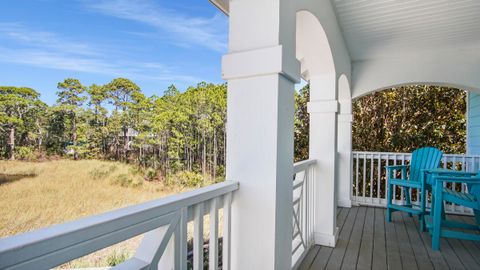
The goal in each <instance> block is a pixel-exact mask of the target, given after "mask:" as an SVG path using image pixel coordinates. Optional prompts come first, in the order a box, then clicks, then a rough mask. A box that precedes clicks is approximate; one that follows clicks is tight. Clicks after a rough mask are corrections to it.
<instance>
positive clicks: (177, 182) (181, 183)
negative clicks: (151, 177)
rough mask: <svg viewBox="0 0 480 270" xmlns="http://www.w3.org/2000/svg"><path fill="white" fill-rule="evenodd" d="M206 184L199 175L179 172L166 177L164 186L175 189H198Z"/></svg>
mask: <svg viewBox="0 0 480 270" xmlns="http://www.w3.org/2000/svg"><path fill="white" fill-rule="evenodd" d="M206 183H207V182H206V181H205V180H204V179H203V176H202V175H201V174H199V173H194V172H189V171H180V172H177V173H175V174H174V175H171V176H169V177H167V181H166V184H167V186H175V187H190V188H192V187H194V188H199V187H202V186H204V185H205V184H206Z"/></svg>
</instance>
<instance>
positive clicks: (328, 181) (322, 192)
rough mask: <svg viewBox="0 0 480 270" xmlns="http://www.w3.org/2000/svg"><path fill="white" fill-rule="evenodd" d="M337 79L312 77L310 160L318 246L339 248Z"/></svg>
mask: <svg viewBox="0 0 480 270" xmlns="http://www.w3.org/2000/svg"><path fill="white" fill-rule="evenodd" d="M335 87H336V79H335V75H334V74H327V75H322V76H312V77H311V78H310V102H309V103H308V112H309V113H310V147H309V150H310V152H309V153H310V159H316V160H317V164H316V165H315V171H314V174H315V181H316V182H315V224H314V233H315V243H316V244H318V245H324V246H331V247H333V246H335V243H336V241H337V235H338V228H337V227H336V212H337V209H336V208H337V200H336V191H335V183H336V181H335V179H336V166H337V112H338V101H337V100H336V89H335Z"/></svg>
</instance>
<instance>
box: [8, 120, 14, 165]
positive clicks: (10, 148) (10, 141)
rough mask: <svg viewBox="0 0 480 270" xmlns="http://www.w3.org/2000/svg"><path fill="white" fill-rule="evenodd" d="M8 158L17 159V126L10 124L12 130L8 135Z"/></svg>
mask: <svg viewBox="0 0 480 270" xmlns="http://www.w3.org/2000/svg"><path fill="white" fill-rule="evenodd" d="M8 158H9V159H10V160H15V127H14V126H13V125H10V132H9V135H8Z"/></svg>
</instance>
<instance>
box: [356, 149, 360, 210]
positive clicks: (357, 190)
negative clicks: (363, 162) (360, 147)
mask: <svg viewBox="0 0 480 270" xmlns="http://www.w3.org/2000/svg"><path fill="white" fill-rule="evenodd" d="M355 156H356V160H357V162H355V201H356V202H358V164H359V163H358V162H359V161H358V156H359V154H358V153H357V154H355Z"/></svg>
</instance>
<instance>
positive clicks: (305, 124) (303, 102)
mask: <svg viewBox="0 0 480 270" xmlns="http://www.w3.org/2000/svg"><path fill="white" fill-rule="evenodd" d="M309 100H310V85H309V84H307V85H306V86H305V87H303V88H302V89H300V91H299V92H298V93H296V92H295V130H294V132H295V133H294V139H295V148H294V150H295V153H294V157H295V161H301V160H306V159H308V145H309V133H310V131H309V128H310V115H309V114H308V112H307V103H308V101H309Z"/></svg>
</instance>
